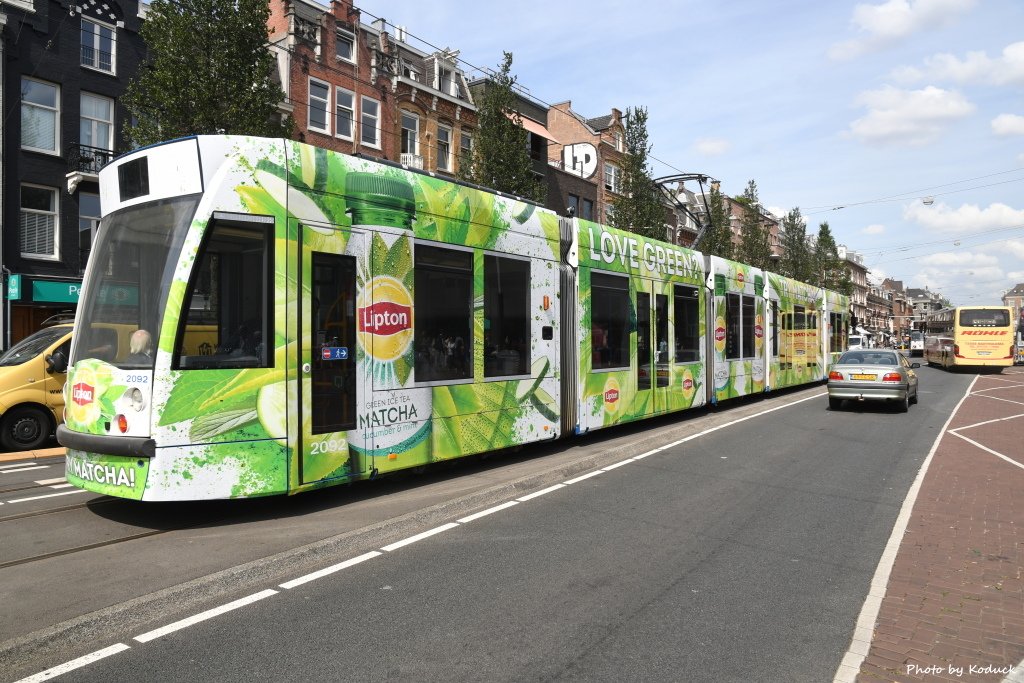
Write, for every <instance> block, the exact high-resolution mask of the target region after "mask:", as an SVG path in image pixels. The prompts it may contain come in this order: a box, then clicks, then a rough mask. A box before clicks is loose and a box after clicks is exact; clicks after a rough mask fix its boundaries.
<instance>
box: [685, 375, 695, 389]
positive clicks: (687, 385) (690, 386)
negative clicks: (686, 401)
mask: <svg viewBox="0 0 1024 683" xmlns="http://www.w3.org/2000/svg"><path fill="white" fill-rule="evenodd" d="M683 389H686V390H687V391H689V390H690V389H693V380H692V379H690V378H689V377H687V378H686V379H684V380H683Z"/></svg>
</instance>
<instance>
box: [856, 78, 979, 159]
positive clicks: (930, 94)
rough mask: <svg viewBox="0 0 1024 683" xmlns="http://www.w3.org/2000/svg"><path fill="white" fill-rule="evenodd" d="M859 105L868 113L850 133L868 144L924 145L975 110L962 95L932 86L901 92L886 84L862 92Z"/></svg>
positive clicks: (858, 120) (858, 100)
mask: <svg viewBox="0 0 1024 683" xmlns="http://www.w3.org/2000/svg"><path fill="white" fill-rule="evenodd" d="M857 103H858V104H861V105H863V106H865V107H867V108H868V113H867V115H866V116H864V117H862V118H859V119H857V120H856V121H854V122H853V123H851V124H850V130H849V134H850V135H853V136H854V137H856V138H859V139H860V140H862V141H864V142H866V143H868V144H892V143H903V144H906V145H923V144H926V143H928V142H931V141H933V140H934V139H936V138H937V137H938V136H939V134H940V133H941V132H942V130H943V129H944V128H945V127H946V126H948V125H949V124H951V123H953V122H954V121H957V120H959V119H962V118H964V117H966V116H968V115H969V114H971V112H973V111H974V109H975V107H974V105H973V104H971V103H970V102H968V101H967V99H966V98H964V96H963V95H961V94H960V93H958V92H956V91H953V90H943V89H942V88H936V87H933V86H928V87H927V88H924V89H923V90H901V89H899V88H894V87H892V86H889V85H887V86H885V87H883V88H881V89H879V90H868V91H865V92H862V93H861V94H860V96H859V97H858V98H857Z"/></svg>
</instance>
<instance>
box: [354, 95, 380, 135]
mask: <svg viewBox="0 0 1024 683" xmlns="http://www.w3.org/2000/svg"><path fill="white" fill-rule="evenodd" d="M361 112H362V115H361V117H360V119H359V121H360V138H359V139H360V140H362V142H363V144H364V145H370V146H371V147H380V103H379V102H377V100H371V99H370V98H369V97H364V98H363V99H362V100H361Z"/></svg>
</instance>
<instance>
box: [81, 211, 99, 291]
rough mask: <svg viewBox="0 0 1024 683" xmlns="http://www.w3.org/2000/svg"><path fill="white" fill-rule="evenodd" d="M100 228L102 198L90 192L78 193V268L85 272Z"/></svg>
mask: <svg viewBox="0 0 1024 683" xmlns="http://www.w3.org/2000/svg"><path fill="white" fill-rule="evenodd" d="M99 227H100V196H99V195H98V194H89V193H88V192H79V193H78V267H79V269H80V270H81V271H82V272H85V264H86V263H87V262H88V261H89V252H90V251H92V240H93V238H94V237H95V236H96V230H98V229H99Z"/></svg>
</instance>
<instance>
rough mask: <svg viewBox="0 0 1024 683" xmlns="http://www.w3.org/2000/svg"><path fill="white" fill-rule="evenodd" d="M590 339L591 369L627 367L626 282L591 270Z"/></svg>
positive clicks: (626, 280)
mask: <svg viewBox="0 0 1024 683" xmlns="http://www.w3.org/2000/svg"><path fill="white" fill-rule="evenodd" d="M590 301H591V308H592V310H591V312H590V339H591V344H592V347H593V351H592V365H593V369H594V370H608V369H611V368H628V367H629V332H630V320H629V318H630V312H631V310H632V306H630V301H629V280H628V279H627V278H625V277H621V276H615V275H609V274H607V273H599V272H596V271H591V273H590Z"/></svg>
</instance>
